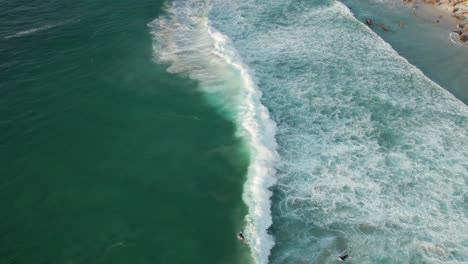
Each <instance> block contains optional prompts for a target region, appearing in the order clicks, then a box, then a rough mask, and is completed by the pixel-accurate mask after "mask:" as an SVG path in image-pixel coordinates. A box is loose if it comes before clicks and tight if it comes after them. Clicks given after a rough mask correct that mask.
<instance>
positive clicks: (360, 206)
mask: <svg viewBox="0 0 468 264" xmlns="http://www.w3.org/2000/svg"><path fill="white" fill-rule="evenodd" d="M212 4H213V9H212V11H211V13H210V17H211V19H212V21H213V25H214V26H215V27H216V28H218V30H220V31H222V32H223V33H224V34H226V35H228V36H229V37H230V38H231V39H232V41H233V45H234V46H235V47H236V48H237V50H238V52H239V54H240V55H241V56H242V58H243V59H244V61H245V63H246V64H247V65H249V67H250V69H251V70H252V73H253V75H254V76H255V79H256V80H257V85H258V87H259V88H260V89H261V90H262V91H263V92H264V98H263V99H262V102H263V104H264V105H265V106H267V108H268V109H269V110H270V112H271V115H272V117H273V120H274V121H276V123H277V125H278V129H277V135H276V139H277V142H278V152H279V155H280V161H279V163H278V164H277V171H278V173H277V183H276V184H275V187H274V196H273V206H272V215H273V225H272V228H271V233H272V234H273V235H274V237H275V241H276V245H275V247H274V248H273V250H272V253H271V256H270V262H271V263H335V262H336V257H337V255H338V254H340V253H342V252H349V254H350V256H351V258H352V259H353V262H354V263H462V262H463V261H466V259H467V258H468V255H467V252H468V244H467V241H468V235H467V232H466V231H467V229H466V227H467V221H466V219H467V214H468V193H467V191H466V190H467V184H468V178H467V177H468V166H467V157H468V134H467V133H468V132H467V127H468V110H467V108H466V106H465V105H463V103H461V102H460V101H458V100H457V99H456V98H454V97H453V96H452V95H451V94H449V93H448V92H446V91H445V90H444V89H442V88H441V87H439V86H438V85H436V84H435V83H433V82H432V81H430V80H429V79H428V78H427V77H425V76H424V75H423V74H422V73H421V72H420V71H419V70H418V69H417V68H415V67H414V66H412V65H411V64H409V63H408V62H407V61H406V60H405V59H403V58H402V57H400V56H399V55H398V54H397V53H396V52H395V51H394V50H393V49H392V48H391V47H390V46H389V45H388V44H386V43H385V42H384V41H383V40H382V39H380V38H379V37H378V36H377V35H376V34H374V33H373V32H372V31H370V30H369V29H368V28H367V27H366V26H364V25H363V24H362V23H360V22H359V21H357V20H356V19H355V18H354V17H353V15H352V13H351V12H350V11H349V10H348V9H347V8H346V7H345V6H344V5H342V4H341V3H340V2H338V1H317V0H316V1H313V0H312V1H284V0H282V1H279V0H278V1H260V0H243V1H226V0H214V1H213V3H212ZM462 230H464V231H462Z"/></svg>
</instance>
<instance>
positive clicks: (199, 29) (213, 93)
mask: <svg viewBox="0 0 468 264" xmlns="http://www.w3.org/2000/svg"><path fill="white" fill-rule="evenodd" d="M209 11H210V5H209V4H208V2H206V3H205V2H202V1H173V2H171V4H170V5H168V6H167V7H166V14H165V15H163V16H161V17H159V18H158V19H156V20H154V21H153V22H152V23H150V25H149V26H150V27H151V29H152V34H153V36H154V38H153V40H154V50H155V59H156V61H158V62H160V63H167V64H169V68H168V71H169V72H172V73H179V74H183V75H186V76H188V77H190V78H192V79H194V80H197V81H198V82H199V86H200V89H201V90H202V91H204V93H205V96H206V97H207V100H208V101H209V102H211V103H212V104H213V105H214V106H216V108H217V109H218V110H219V112H220V113H222V114H223V115H225V116H226V117H227V118H229V119H231V120H234V121H235V122H236V123H237V124H238V135H239V136H240V137H242V138H244V139H245V140H246V142H247V144H248V146H249V148H250V155H251V161H250V165H249V169H248V176H247V181H246V183H245V187H244V197H243V198H244V201H245V203H246V204H247V206H248V208H249V214H248V215H247V217H246V221H247V227H246V230H245V232H246V235H247V237H248V238H249V244H250V246H251V249H252V254H253V257H254V258H255V260H256V261H257V262H258V263H266V262H267V261H268V255H269V253H270V250H271V248H272V247H273V239H272V237H271V236H270V235H268V234H267V228H268V227H269V226H270V225H271V215H270V207H271V206H270V197H271V191H270V190H269V188H270V187H271V186H272V185H273V184H274V181H275V180H274V174H275V171H274V169H273V163H274V162H275V161H276V160H277V153H276V151H275V149H276V142H275V138H274V135H275V131H276V125H275V124H274V123H273V122H272V121H271V119H270V117H269V113H268V111H267V109H266V108H265V107H264V106H263V105H262V104H261V102H260V98H261V97H262V94H261V92H260V90H258V88H257V86H256V85H255V83H254V82H253V80H252V78H251V76H250V74H249V69H248V68H247V67H246V65H244V64H243V63H242V61H241V59H240V57H239V56H238V54H237V51H236V50H234V49H233V48H232V47H231V45H230V40H229V39H228V38H227V37H226V36H225V35H223V34H222V33H220V32H218V31H217V30H216V29H215V28H214V27H213V26H212V25H211V22H210V20H209ZM233 236H234V234H233Z"/></svg>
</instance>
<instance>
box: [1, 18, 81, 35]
mask: <svg viewBox="0 0 468 264" xmlns="http://www.w3.org/2000/svg"><path fill="white" fill-rule="evenodd" d="M72 21H73V19H68V20H65V21H62V22H57V23H53V24H47V25H44V26H42V27H37V28H32V29H28V30H23V31H19V32H17V33H15V34H12V35H8V36H6V37H4V39H11V38H20V37H24V36H27V35H31V34H34V33H37V32H41V31H45V30H48V29H51V28H55V27H59V26H63V25H65V24H68V23H70V22H72Z"/></svg>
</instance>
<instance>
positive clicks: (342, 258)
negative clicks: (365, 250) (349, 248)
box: [338, 254, 349, 261]
mask: <svg viewBox="0 0 468 264" xmlns="http://www.w3.org/2000/svg"><path fill="white" fill-rule="evenodd" d="M348 257H349V255H348V254H345V255H341V256H338V258H339V260H340V261H345V260H346V259H347V258H348Z"/></svg>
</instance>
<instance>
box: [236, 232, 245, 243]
mask: <svg viewBox="0 0 468 264" xmlns="http://www.w3.org/2000/svg"><path fill="white" fill-rule="evenodd" d="M237 239H239V240H240V241H242V242H244V241H245V237H244V234H242V232H239V233H237Z"/></svg>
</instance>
